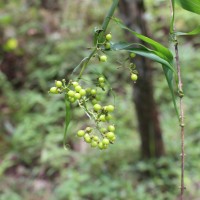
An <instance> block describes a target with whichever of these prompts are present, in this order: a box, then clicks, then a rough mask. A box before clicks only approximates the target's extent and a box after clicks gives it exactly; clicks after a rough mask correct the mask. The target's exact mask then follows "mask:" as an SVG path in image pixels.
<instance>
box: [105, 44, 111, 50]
mask: <svg viewBox="0 0 200 200" xmlns="http://www.w3.org/2000/svg"><path fill="white" fill-rule="evenodd" d="M105 48H106V49H107V50H108V49H110V43H109V42H106V44H105Z"/></svg>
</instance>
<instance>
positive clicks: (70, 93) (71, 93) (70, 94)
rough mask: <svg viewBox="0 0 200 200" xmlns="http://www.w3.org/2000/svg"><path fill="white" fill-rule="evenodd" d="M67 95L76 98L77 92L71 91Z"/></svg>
mask: <svg viewBox="0 0 200 200" xmlns="http://www.w3.org/2000/svg"><path fill="white" fill-rule="evenodd" d="M67 94H68V96H69V97H74V95H75V92H74V91H72V90H70V91H69V92H68V93H67Z"/></svg>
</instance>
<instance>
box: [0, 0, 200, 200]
mask: <svg viewBox="0 0 200 200" xmlns="http://www.w3.org/2000/svg"><path fill="white" fill-rule="evenodd" d="M111 3H112V1H111V0H109V1H108V0H84V1H82V0H73V1H72V0H58V1H53V0H41V1H39V0H12V1H7V0H1V1H0V200H47V199H48V200H124V199H126V200H144V199H145V200H152V199H156V200H165V199H166V200H174V199H177V198H178V195H179V186H180V138H179V131H178V129H179V127H178V122H177V119H176V115H175V111H174V110H173V105H172V102H171V96H170V92H169V90H168V88H167V83H166V81H165V78H164V75H163V72H162V69H161V67H160V66H159V65H158V64H156V63H151V61H149V63H151V65H152V69H151V70H152V72H153V87H154V97H155V101H156V104H157V106H158V111H159V112H158V113H159V118H160V127H161V129H162V136H163V141H164V147H165V155H164V156H155V157H153V156H152V157H149V158H145V159H142V157H141V145H140V144H141V138H140V136H139V135H140V134H139V129H138V124H139V123H138V120H137V115H136V113H137V112H136V111H135V110H136V109H135V104H134V101H133V91H134V87H135V86H134V84H133V82H132V81H131V80H130V75H129V72H128V71H125V70H123V69H120V68H118V67H119V62H117V61H120V58H121V59H123V57H124V55H125V54H124V53H122V54H121V53H115V54H114V53H110V54H109V59H108V62H107V63H105V64H100V63H98V62H96V63H93V64H92V65H91V66H90V67H89V70H91V72H92V71H93V72H94V73H90V77H91V76H95V73H103V74H105V76H106V77H107V78H108V79H109V81H110V84H111V85H112V87H113V90H114V92H115V93H116V99H115V101H116V105H115V106H116V112H115V119H114V122H115V124H116V127H117V130H116V134H117V140H116V143H115V144H114V145H112V147H111V148H109V149H108V150H106V151H99V150H98V149H91V148H86V146H85V145H84V143H83V142H82V141H81V140H80V139H77V137H76V136H75V134H76V132H77V130H79V129H81V128H82V127H85V126H86V125H87V123H88V119H87V118H85V117H83V115H82V112H80V111H79V109H76V108H74V111H73V119H72V122H71V124H70V127H69V134H68V143H69V144H70V149H69V150H67V151H66V150H65V149H63V146H62V141H63V132H64V118H65V110H64V101H63V96H62V95H50V94H48V90H49V88H50V87H51V86H53V85H54V80H56V79H57V80H60V79H63V78H66V79H67V78H68V77H69V74H70V73H71V71H72V70H73V69H74V67H75V66H76V65H77V64H78V63H79V62H80V60H82V58H83V57H85V56H87V55H88V53H89V51H88V49H87V48H88V47H91V46H92V40H93V30H94V27H96V26H97V27H98V26H101V23H102V21H103V19H104V16H105V14H106V12H107V10H108V9H109V6H110V4H111ZM133 3H134V2H133ZM144 3H145V7H146V12H145V15H144V16H145V19H146V26H147V28H148V31H149V33H150V35H151V36H152V37H153V38H154V39H155V40H157V41H159V42H162V43H163V44H164V45H166V46H169V36H168V33H169V22H170V20H169V19H170V9H169V2H168V1H164V0H145V1H144ZM120 12H121V9H120V10H118V11H117V12H116V13H115V14H116V15H117V16H119V17H120V16H122V15H121V13H120ZM198 23H199V17H198V16H196V15H195V14H192V13H189V12H187V11H184V10H182V9H180V8H178V7H177V19H176V25H177V30H179V31H190V30H192V29H193V28H195V27H196V26H197V25H198ZM108 31H109V32H110V31H111V33H112V35H113V41H125V40H126V37H127V35H126V33H124V32H123V31H122V30H120V29H119V28H117V27H116V25H115V24H113V23H111V24H110V26H109V28H108ZM179 43H180V56H181V65H182V68H183V82H184V91H185V101H184V102H185V110H186V112H185V115H186V137H185V139H186V144H185V146H186V166H185V173H186V174H185V182H186V186H187V190H186V194H187V198H186V199H192V200H199V199H200V173H199V169H200V148H199V141H200V131H199V130H200V123H199V120H200V113H199V112H198V111H199V110H200V104H199V97H200V92H199V90H200V85H199V82H198V81H199V79H200V72H199V67H200V66H199V65H200V56H199V55H200V49H199V47H200V40H199V36H195V37H194V36H193V37H185V38H180V39H179ZM172 50H173V49H172ZM116 60H117V61H116ZM122 72H123V73H122ZM141 76H142V75H141ZM90 77H89V76H88V75H87V76H86V75H85V76H84V78H86V79H89V78H90ZM140 78H142V77H139V79H140ZM136 85H137V83H136ZM136 87H137V86H136ZM106 102H113V97H112V96H108V97H106ZM158 157H159V158H158Z"/></svg>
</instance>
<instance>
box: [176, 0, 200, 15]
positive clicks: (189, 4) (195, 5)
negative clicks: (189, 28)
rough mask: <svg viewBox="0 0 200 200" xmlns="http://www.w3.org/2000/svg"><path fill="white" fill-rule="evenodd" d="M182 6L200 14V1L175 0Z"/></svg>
mask: <svg viewBox="0 0 200 200" xmlns="http://www.w3.org/2000/svg"><path fill="white" fill-rule="evenodd" d="M175 2H177V3H178V4H179V5H180V6H181V7H182V8H184V9H185V10H188V11H190V12H194V13H196V14H200V2H199V0H192V1H190V0H175Z"/></svg>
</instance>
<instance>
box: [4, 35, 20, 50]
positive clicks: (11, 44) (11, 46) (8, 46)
mask: <svg viewBox="0 0 200 200" xmlns="http://www.w3.org/2000/svg"><path fill="white" fill-rule="evenodd" d="M17 47H18V41H17V40H16V39H15V38H10V39H9V40H7V42H6V43H5V45H4V50H6V51H12V50H15V49H16V48H17Z"/></svg>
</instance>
